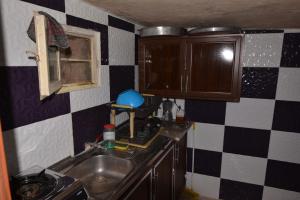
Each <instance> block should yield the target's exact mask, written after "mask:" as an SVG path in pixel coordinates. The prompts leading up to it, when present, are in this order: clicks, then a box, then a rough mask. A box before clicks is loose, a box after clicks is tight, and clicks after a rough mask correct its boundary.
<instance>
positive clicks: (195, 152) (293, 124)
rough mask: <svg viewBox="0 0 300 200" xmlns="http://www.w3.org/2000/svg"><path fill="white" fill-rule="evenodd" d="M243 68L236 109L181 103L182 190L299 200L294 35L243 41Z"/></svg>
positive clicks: (299, 73)
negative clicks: (184, 129)
mask: <svg viewBox="0 0 300 200" xmlns="http://www.w3.org/2000/svg"><path fill="white" fill-rule="evenodd" d="M298 31H299V32H300V30H298ZM242 65H243V76H242V79H243V80H242V94H241V96H242V97H241V101H240V102H239V103H226V102H213V101H196V100H186V101H185V110H186V115H187V117H188V118H190V119H191V120H193V121H196V125H195V130H193V129H191V130H190V131H189V133H188V147H189V149H188V175H187V178H188V181H187V184H188V186H192V188H193V189H194V190H195V191H197V192H199V193H200V194H201V195H203V196H208V197H211V198H216V199H219V198H220V199H225V200H246V199H249V200H260V199H264V200H296V199H300V148H299V147H300V67H299V66H300V33H287V32H281V33H268V32H265V33H260V34H258V33H256V32H253V33H251V34H246V35H245V45H244V48H243V61H242ZM192 171H193V172H194V173H192Z"/></svg>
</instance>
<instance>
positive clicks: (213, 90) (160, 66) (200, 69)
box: [139, 35, 242, 101]
mask: <svg viewBox="0 0 300 200" xmlns="http://www.w3.org/2000/svg"><path fill="white" fill-rule="evenodd" d="M241 41H242V35H210V36H185V37H151V38H141V39H140V43H139V66H140V90H141V92H143V93H151V94H156V95H161V96H165V97H174V98H195V99H207V100H227V101H238V100H239V96H240V81H241V69H240V67H239V65H240V49H241V43H242V42H241Z"/></svg>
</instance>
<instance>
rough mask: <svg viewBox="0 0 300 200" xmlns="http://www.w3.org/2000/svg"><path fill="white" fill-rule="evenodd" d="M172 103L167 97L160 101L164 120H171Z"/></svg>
mask: <svg viewBox="0 0 300 200" xmlns="http://www.w3.org/2000/svg"><path fill="white" fill-rule="evenodd" d="M173 105H174V103H173V102H172V101H170V100H169V99H167V100H164V101H163V102H162V106H163V116H162V118H163V120H164V121H169V122H170V121H172V120H173V114H172V108H173Z"/></svg>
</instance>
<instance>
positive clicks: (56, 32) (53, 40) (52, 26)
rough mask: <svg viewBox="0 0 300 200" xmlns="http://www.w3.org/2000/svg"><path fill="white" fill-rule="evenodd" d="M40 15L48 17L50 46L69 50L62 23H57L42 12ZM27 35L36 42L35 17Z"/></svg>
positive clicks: (48, 42)
mask: <svg viewBox="0 0 300 200" xmlns="http://www.w3.org/2000/svg"><path fill="white" fill-rule="evenodd" d="M38 13H39V14H41V15H44V16H45V17H46V23H47V29H46V34H47V44H48V46H55V47H58V48H63V49H66V48H69V41H68V37H67V35H66V34H65V32H64V29H63V27H62V26H61V25H60V23H58V21H56V19H54V18H53V17H52V16H50V15H49V14H48V13H45V12H42V11H39V12H38ZM27 34H28V36H29V38H30V39H31V40H33V41H34V42H36V38H35V25H34V17H33V18H32V20H31V22H30V25H29V27H28V30H27Z"/></svg>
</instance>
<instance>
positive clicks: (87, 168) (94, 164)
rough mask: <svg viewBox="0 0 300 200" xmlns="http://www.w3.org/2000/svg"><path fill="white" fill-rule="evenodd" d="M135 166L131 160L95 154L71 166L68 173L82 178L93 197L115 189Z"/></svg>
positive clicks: (101, 195)
mask: <svg viewBox="0 0 300 200" xmlns="http://www.w3.org/2000/svg"><path fill="white" fill-rule="evenodd" d="M133 168H134V164H133V162H132V161H130V160H127V159H124V158H119V157H114V156H109V155H95V156H92V157H90V158H88V159H86V160H84V161H83V162H81V163H79V164H78V165H76V166H74V167H73V168H71V169H70V170H69V171H68V172H66V175H68V176H71V177H74V178H78V179H80V180H81V181H82V182H83V184H84V185H85V188H86V190H87V191H88V193H89V194H90V195H91V196H92V197H96V198H97V197H99V198H100V197H103V195H105V194H106V195H107V194H108V193H109V192H110V191H113V190H114V188H115V187H116V186H117V185H118V184H119V183H120V182H121V181H122V179H123V178H125V176H126V175H127V174H128V173H129V172H130V171H131V170H132V169H133ZM97 199H98V198H97ZM100 199H101V198H100Z"/></svg>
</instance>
